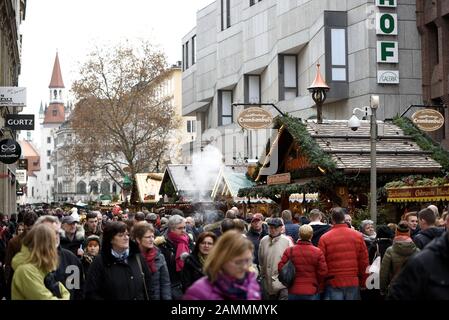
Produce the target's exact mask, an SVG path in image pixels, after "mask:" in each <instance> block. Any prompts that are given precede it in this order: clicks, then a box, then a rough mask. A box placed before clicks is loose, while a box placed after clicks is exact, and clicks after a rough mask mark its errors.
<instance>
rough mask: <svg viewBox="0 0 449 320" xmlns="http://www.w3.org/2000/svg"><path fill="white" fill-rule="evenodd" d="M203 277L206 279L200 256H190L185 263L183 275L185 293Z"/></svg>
mask: <svg viewBox="0 0 449 320" xmlns="http://www.w3.org/2000/svg"><path fill="white" fill-rule="evenodd" d="M202 277H204V273H203V265H202V264H201V262H200V260H199V258H198V256H197V255H195V254H191V255H189V256H188V257H187V258H186V260H185V261H184V268H183V269H182V273H181V281H182V289H183V292H186V290H187V289H188V288H189V287H190V286H191V285H192V284H193V283H194V282H195V281H196V280H198V279H199V278H202Z"/></svg>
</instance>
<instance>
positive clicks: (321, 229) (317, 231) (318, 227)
mask: <svg viewBox="0 0 449 320" xmlns="http://www.w3.org/2000/svg"><path fill="white" fill-rule="evenodd" d="M309 226H311V227H312V229H313V236H312V244H313V245H314V246H315V247H318V242H319V241H320V238H321V236H322V235H323V234H325V233H326V232H328V231H329V230H330V229H331V226H330V225H328V224H310V223H309Z"/></svg>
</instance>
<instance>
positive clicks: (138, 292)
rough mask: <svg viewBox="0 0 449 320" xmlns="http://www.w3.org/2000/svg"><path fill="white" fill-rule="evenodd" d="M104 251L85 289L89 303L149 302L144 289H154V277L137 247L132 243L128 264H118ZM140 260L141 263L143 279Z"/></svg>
mask: <svg viewBox="0 0 449 320" xmlns="http://www.w3.org/2000/svg"><path fill="white" fill-rule="evenodd" d="M105 248H106V247H105V246H103V247H102V250H101V253H100V255H98V256H97V257H96V258H95V260H94V261H93V262H92V264H91V266H90V268H89V272H88V274H87V279H86V284H85V288H84V293H85V297H86V299H87V300H103V299H104V300H147V298H146V294H145V286H146V288H147V290H149V288H150V287H151V280H150V279H151V274H150V270H149V269H148V266H147V264H146V262H145V260H144V259H143V257H142V256H141V255H140V253H139V248H138V247H137V245H136V244H134V243H133V242H132V241H130V243H129V256H128V258H127V263H126V262H123V261H119V260H117V259H116V258H115V257H114V256H113V255H112V253H111V252H110V251H109V252H107V251H106V250H107V249H105ZM137 259H140V264H141V266H142V271H143V273H144V275H143V276H142V273H141V271H140V267H139V264H138V262H137ZM144 281H145V285H144ZM149 294H150V293H149V292H148V295H149Z"/></svg>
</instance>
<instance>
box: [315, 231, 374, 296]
mask: <svg viewBox="0 0 449 320" xmlns="http://www.w3.org/2000/svg"><path fill="white" fill-rule="evenodd" d="M318 247H319V248H320V249H321V251H323V254H324V257H325V258H326V264H327V268H328V270H329V272H328V277H327V279H326V282H327V285H330V286H332V287H334V288H345V287H357V286H361V287H363V286H365V280H366V278H367V276H368V275H367V273H366V268H367V267H368V250H367V248H366V245H365V241H364V240H363V237H362V234H361V233H360V232H358V231H355V230H352V229H350V228H349V227H348V226H347V225H346V224H336V225H334V226H332V229H331V230H329V231H328V232H327V233H326V234H324V235H323V236H322V237H321V239H320V241H319V243H318Z"/></svg>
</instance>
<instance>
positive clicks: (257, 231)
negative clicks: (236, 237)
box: [246, 213, 268, 266]
mask: <svg viewBox="0 0 449 320" xmlns="http://www.w3.org/2000/svg"><path fill="white" fill-rule="evenodd" d="M263 221H264V217H263V215H262V214H261V213H256V214H254V215H253V217H252V219H251V226H250V227H249V230H248V232H247V233H246V237H247V238H248V239H249V240H251V242H252V243H253V244H254V254H253V259H254V264H256V265H257V266H258V265H259V243H260V240H261V239H262V238H263V237H265V236H266V235H267V234H268V227H267V225H266V224H265V223H264V222H263Z"/></svg>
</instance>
